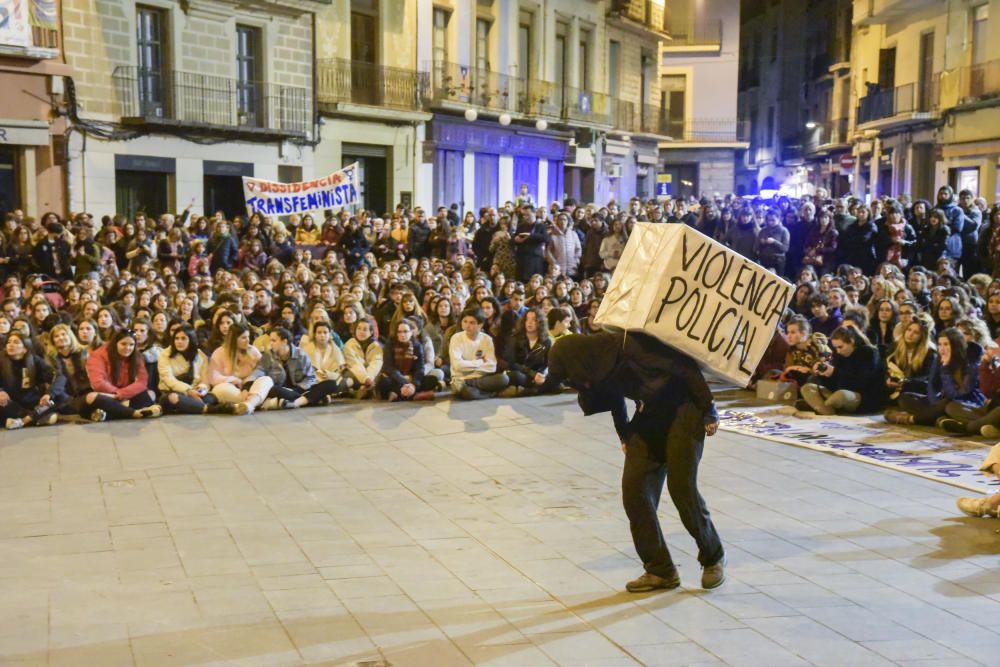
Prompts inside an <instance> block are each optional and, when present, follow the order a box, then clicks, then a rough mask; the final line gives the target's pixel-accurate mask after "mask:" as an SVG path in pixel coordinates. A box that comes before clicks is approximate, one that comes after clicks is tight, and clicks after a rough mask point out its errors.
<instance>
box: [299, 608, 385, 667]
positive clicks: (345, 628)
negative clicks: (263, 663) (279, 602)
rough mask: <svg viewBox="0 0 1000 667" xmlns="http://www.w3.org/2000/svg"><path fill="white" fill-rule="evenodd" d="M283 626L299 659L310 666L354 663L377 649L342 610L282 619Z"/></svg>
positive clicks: (374, 654) (355, 622) (372, 654)
mask: <svg viewBox="0 0 1000 667" xmlns="http://www.w3.org/2000/svg"><path fill="white" fill-rule="evenodd" d="M281 624H282V626H283V627H284V628H285V631H286V632H287V633H288V636H289V637H291V640H292V642H293V643H294V644H295V647H296V648H297V649H298V651H299V653H300V654H301V655H302V657H303V658H304V659H305V660H306V661H307V662H309V663H313V662H319V661H323V660H330V661H334V662H335V663H337V664H354V663H356V662H361V661H363V660H366V659H370V658H372V657H373V656H377V655H378V653H377V649H376V647H375V645H374V644H373V643H372V641H371V639H369V638H368V635H367V634H366V633H365V631H364V630H363V629H362V628H361V626H360V625H358V623H357V621H355V620H354V619H353V618H352V617H351V615H350V614H348V613H347V612H346V610H345V611H342V612H341V613H336V614H327V613H324V612H323V610H316V611H315V614H314V615H309V616H300V617H296V618H282V621H281Z"/></svg>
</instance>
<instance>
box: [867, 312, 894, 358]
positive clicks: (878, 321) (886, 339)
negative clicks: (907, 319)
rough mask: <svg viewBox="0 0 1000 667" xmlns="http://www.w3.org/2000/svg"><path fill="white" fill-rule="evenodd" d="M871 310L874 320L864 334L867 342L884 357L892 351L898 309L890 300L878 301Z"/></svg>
mask: <svg viewBox="0 0 1000 667" xmlns="http://www.w3.org/2000/svg"><path fill="white" fill-rule="evenodd" d="M873 310H874V313H873V314H874V319H872V320H871V323H870V324H869V325H868V331H867V332H865V333H866V334H867V336H868V340H870V341H871V342H872V344H873V345H875V347H877V348H878V351H879V354H881V355H882V356H883V357H885V356H888V354H889V352H890V351H892V343H893V340H894V339H893V335H894V333H895V330H896V324H897V323H898V322H899V307H898V306H897V305H896V302H895V301H893V300H892V299H880V300H879V301H878V302H877V304H876V305H875V308H874V309H873ZM870 314H872V313H870Z"/></svg>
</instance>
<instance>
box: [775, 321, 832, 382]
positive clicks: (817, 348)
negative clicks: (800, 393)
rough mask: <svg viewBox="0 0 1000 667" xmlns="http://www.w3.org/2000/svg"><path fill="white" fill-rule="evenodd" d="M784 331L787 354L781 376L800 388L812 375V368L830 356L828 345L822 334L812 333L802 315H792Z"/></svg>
mask: <svg viewBox="0 0 1000 667" xmlns="http://www.w3.org/2000/svg"><path fill="white" fill-rule="evenodd" d="M785 331H786V336H785V338H786V340H787V341H788V352H787V353H786V354H785V369H784V371H783V372H782V375H784V377H786V378H788V379H789V380H793V381H794V382H795V383H796V384H798V385H799V386H800V387H801V386H802V385H804V384H805V383H806V381H807V379H808V378H809V375H810V374H811V373H812V369H813V366H815V365H816V364H817V363H819V362H820V361H821V360H822V359H823V358H825V357H828V356H830V347H829V343H828V341H827V338H826V336H824V335H823V334H821V333H816V334H814V333H813V332H812V328H811V327H810V326H809V320H807V319H806V318H805V317H803V316H802V315H793V316H792V317H791V318H790V319H789V320H788V324H787V325H786V327H785Z"/></svg>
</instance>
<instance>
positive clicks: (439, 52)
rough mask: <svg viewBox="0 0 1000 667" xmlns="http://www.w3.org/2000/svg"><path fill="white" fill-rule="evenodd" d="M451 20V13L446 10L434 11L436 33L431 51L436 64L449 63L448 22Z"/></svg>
mask: <svg viewBox="0 0 1000 667" xmlns="http://www.w3.org/2000/svg"><path fill="white" fill-rule="evenodd" d="M449 20H451V13H450V12H448V11H447V10H445V9H435V10H434V33H433V37H432V43H431V51H432V54H433V56H434V62H436V63H444V62H448V21H449Z"/></svg>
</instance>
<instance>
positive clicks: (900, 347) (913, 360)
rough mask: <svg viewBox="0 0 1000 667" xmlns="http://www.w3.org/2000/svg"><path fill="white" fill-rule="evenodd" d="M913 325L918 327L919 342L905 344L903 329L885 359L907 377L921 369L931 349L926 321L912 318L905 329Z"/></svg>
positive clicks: (929, 332) (928, 327)
mask: <svg viewBox="0 0 1000 667" xmlns="http://www.w3.org/2000/svg"><path fill="white" fill-rule="evenodd" d="M914 324H916V325H917V326H919V327H920V340H918V341H917V342H916V343H915V344H913V345H908V344H907V342H906V330H905V329H904V330H903V331H902V334H901V335H900V336H899V338H897V339H896V341H895V342H894V343H893V345H892V352H890V353H889V357H888V358H887V359H886V361H888V362H889V363H891V364H895V365H896V367H897V368H899V369H900V370H901V371H903V373H904V374H905V375H906V376H907V377H909V376H910V375H913V374H914V373H916V372H918V371H919V370H920V369H921V368H923V366H924V361H926V360H927V355H928V354H929V353H930V351H931V349H932V347H931V327H930V325H929V324H928V323H927V320H926V319H923V318H921V317H914V318H913V321H912V322H910V324H909V325H907V329H908V328H909V327H911V326H913V325H914Z"/></svg>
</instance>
